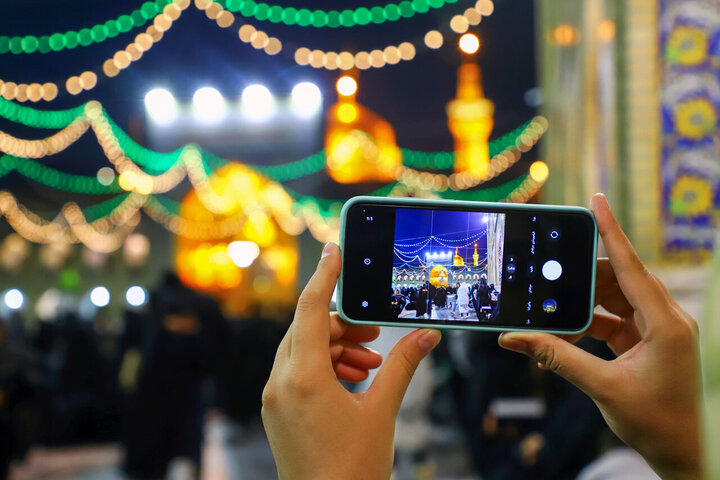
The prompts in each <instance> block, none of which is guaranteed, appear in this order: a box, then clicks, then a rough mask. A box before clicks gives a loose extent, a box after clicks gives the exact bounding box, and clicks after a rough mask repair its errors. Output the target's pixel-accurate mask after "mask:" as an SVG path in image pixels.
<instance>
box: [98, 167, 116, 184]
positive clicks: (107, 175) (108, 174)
mask: <svg viewBox="0 0 720 480" xmlns="http://www.w3.org/2000/svg"><path fill="white" fill-rule="evenodd" d="M97 180H98V182H100V185H105V186H106V187H107V186H108V185H110V184H112V183H113V180H115V170H113V169H112V168H110V167H101V168H100V169H99V170H98V171H97Z"/></svg>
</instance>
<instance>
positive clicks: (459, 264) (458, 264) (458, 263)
mask: <svg viewBox="0 0 720 480" xmlns="http://www.w3.org/2000/svg"><path fill="white" fill-rule="evenodd" d="M453 266H455V267H464V266H465V260H463V258H462V257H461V256H460V255H458V249H457V247H456V248H455V256H454V257H453Z"/></svg>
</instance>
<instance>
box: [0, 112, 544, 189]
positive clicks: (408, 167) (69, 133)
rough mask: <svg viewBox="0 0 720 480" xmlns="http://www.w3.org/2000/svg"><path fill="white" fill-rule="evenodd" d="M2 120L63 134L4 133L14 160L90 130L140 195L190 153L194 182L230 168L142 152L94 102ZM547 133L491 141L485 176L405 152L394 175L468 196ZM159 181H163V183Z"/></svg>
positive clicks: (204, 157)
mask: <svg viewBox="0 0 720 480" xmlns="http://www.w3.org/2000/svg"><path fill="white" fill-rule="evenodd" d="M0 117H3V118H6V119H8V120H10V121H13V122H16V123H20V124H22V125H26V126H29V127H35V128H60V129H62V130H61V132H58V133H56V134H54V135H52V136H50V137H48V138H47V139H43V140H24V139H19V138H16V137H12V136H11V135H8V134H5V133H3V132H0V151H2V152H5V153H10V154H11V155H12V156H16V157H26V158H27V157H32V158H42V157H43V156H46V155H50V154H51V153H58V152H60V151H62V150H63V149H65V148H67V147H69V146H70V145H72V143H73V142H74V141H76V140H77V139H79V138H80V136H81V134H82V133H85V132H86V131H87V128H88V125H90V126H91V127H92V130H93V132H94V133H95V135H96V137H97V139H98V143H100V144H101V145H105V146H104V147H103V148H104V150H106V155H110V157H108V158H111V157H112V158H115V157H113V155H120V154H122V156H123V157H124V158H126V159H127V161H123V162H121V163H122V164H123V165H126V167H125V169H130V170H132V171H133V172H134V173H133V175H134V176H135V177H138V178H140V179H141V180H138V179H137V178H136V179H135V180H134V182H132V183H137V182H144V184H145V187H146V188H145V190H148V191H144V192H141V193H152V192H155V193H158V192H161V191H168V190H169V189H171V188H173V187H174V186H175V185H177V184H178V183H179V182H180V181H182V180H183V179H184V178H185V173H186V172H187V168H188V165H187V163H186V162H185V160H187V158H186V159H185V160H184V159H183V158H182V154H183V152H184V151H187V150H188V148H193V149H195V150H196V151H197V152H199V153H200V157H199V158H193V163H192V165H193V166H196V167H197V170H198V175H196V177H197V176H203V175H208V174H210V173H211V172H213V171H214V170H217V169H218V168H220V167H222V166H223V165H226V164H227V163H228V162H230V160H228V159H225V158H222V157H219V156H217V155H214V154H212V153H210V152H208V151H206V150H203V149H201V148H199V147H194V146H184V147H181V148H178V149H176V150H174V151H172V152H169V153H160V152H155V151H153V150H150V149H148V148H146V147H143V146H142V145H140V144H138V143H137V142H135V141H134V140H133V139H132V138H130V136H129V135H128V134H127V133H126V132H125V131H124V130H123V129H122V128H120V127H119V126H118V125H117V124H116V123H115V122H114V121H113V120H112V118H110V116H109V115H108V114H107V112H106V111H105V109H104V108H102V105H100V103H99V102H96V101H90V102H87V103H85V104H83V105H82V106H80V107H76V108H72V109H68V110H61V111H43V110H36V109H33V108H32V107H28V106H23V105H18V104H15V103H13V102H10V101H7V100H4V99H0ZM546 129H547V120H545V118H544V117H535V118H533V119H532V120H530V121H529V122H526V123H525V124H524V125H522V126H520V127H518V128H517V129H515V130H513V131H511V132H509V133H507V134H505V135H503V136H502V137H499V138H497V139H495V140H492V141H491V142H490V145H489V149H490V155H492V159H491V163H490V168H489V169H488V173H486V174H484V175H473V174H470V173H463V174H451V175H445V174H432V173H429V172H422V171H419V170H417V168H423V169H429V170H444V169H449V168H452V164H453V161H454V154H453V152H421V151H417V150H410V149H402V154H403V166H402V167H400V168H399V169H398V170H397V171H396V172H394V177H395V179H396V180H397V181H399V182H401V183H403V184H405V185H407V186H408V187H410V188H411V189H421V190H428V189H436V190H443V189H447V188H450V189H452V190H467V189H469V188H473V187H475V186H477V185H479V184H481V183H483V182H485V181H487V180H489V179H491V178H494V177H496V176H498V175H500V174H501V173H502V172H504V171H505V170H507V169H508V168H509V167H510V166H512V165H513V164H514V163H515V162H517V161H518V160H519V159H520V155H521V153H522V152H526V151H528V150H529V149H530V148H532V146H533V145H534V144H535V143H536V142H537V140H538V139H539V138H540V136H541V135H542V134H543V133H544V132H545V130H546ZM50 139H52V141H51V140H50ZM113 152H114V153H113ZM111 161H113V160H111ZM115 161H117V159H116V160H115ZM36 165H38V164H35V163H28V165H27V166H26V168H25V170H24V171H26V172H29V175H32V176H33V178H34V179H35V178H39V177H40V176H41V174H40V173H39V172H35V173H32V172H31V170H33V169H36ZM248 166H249V167H250V168H252V169H253V170H255V171H257V172H258V173H260V174H262V175H263V176H266V177H268V178H270V179H271V180H274V181H278V182H285V181H288V180H296V179H299V178H302V177H304V176H306V175H311V174H314V173H317V172H320V171H322V170H323V169H324V168H325V155H324V152H323V151H320V152H318V153H315V154H313V155H310V156H308V157H305V158H302V159H299V160H295V161H291V162H288V163H285V164H280V165H269V166H268V165H248ZM121 170H122V169H120V170H118V173H120V174H121V175H122V173H123V172H122V171H121ZM46 171H48V172H49V171H51V170H46ZM53 172H56V173H53V174H47V175H51V176H52V177H54V176H55V175H59V176H61V175H62V172H58V171H53ZM152 174H155V175H154V176H153V175H152ZM128 175H129V174H128ZM161 175H165V176H164V177H162V176H161ZM127 177H128V176H127V175H126V178H125V180H126V181H127V180H128V178H127ZM47 178H49V177H47ZM59 178H60V177H57V178H55V180H54V181H56V182H57V181H61V180H60V179H59ZM51 181H52V180H51ZM62 181H64V182H65V183H66V184H68V185H69V184H71V183H72V181H70V180H62ZM149 182H152V183H153V185H150V183H149ZM48 186H51V187H52V186H53V185H52V184H48ZM79 193H83V192H79Z"/></svg>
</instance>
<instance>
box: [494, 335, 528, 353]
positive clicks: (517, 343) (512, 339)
mask: <svg viewBox="0 0 720 480" xmlns="http://www.w3.org/2000/svg"><path fill="white" fill-rule="evenodd" d="M498 344H499V345H500V346H501V347H503V348H507V349H508V350H512V351H513V352H520V353H527V351H528V344H527V343H526V342H524V341H523V340H522V337H521V336H520V334H517V333H509V332H503V333H502V334H500V338H499V339H498Z"/></svg>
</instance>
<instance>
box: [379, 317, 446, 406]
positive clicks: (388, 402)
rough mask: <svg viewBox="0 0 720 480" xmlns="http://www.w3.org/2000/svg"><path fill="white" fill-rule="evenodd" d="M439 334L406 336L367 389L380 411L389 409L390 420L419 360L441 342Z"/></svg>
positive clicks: (419, 332) (421, 332) (422, 331)
mask: <svg viewBox="0 0 720 480" xmlns="http://www.w3.org/2000/svg"><path fill="white" fill-rule="evenodd" d="M440 338H441V335H440V331H439V330H432V329H420V330H415V331H414V332H411V333H408V334H407V335H405V336H404V337H403V338H401V339H400V341H399V342H398V343H397V344H396V345H395V346H394V347H393V349H392V350H391V351H390V354H389V355H388V357H387V359H386V360H385V363H384V364H383V366H382V367H381V368H380V371H379V372H378V373H377V375H376V376H375V380H374V381H373V383H372V385H371V386H370V396H371V398H372V399H373V401H374V402H376V404H377V405H380V408H383V409H384V408H389V409H390V410H388V412H389V413H391V414H392V416H393V417H395V415H397V412H398V409H399V408H400V403H401V402H402V399H403V396H404V395H405V391H406V390H407V387H408V385H409V384H410V380H412V376H413V374H414V373H415V369H416V368H417V366H418V364H419V363H420V360H422V359H423V358H424V357H425V356H426V355H427V354H428V353H430V352H431V351H432V349H433V348H435V346H436V345H437V344H438V343H439V342H440Z"/></svg>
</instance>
